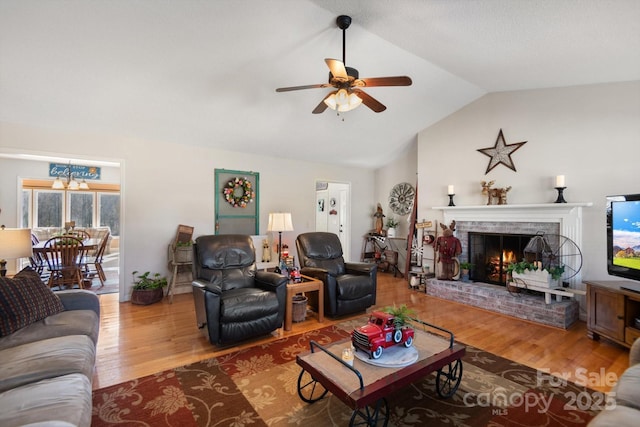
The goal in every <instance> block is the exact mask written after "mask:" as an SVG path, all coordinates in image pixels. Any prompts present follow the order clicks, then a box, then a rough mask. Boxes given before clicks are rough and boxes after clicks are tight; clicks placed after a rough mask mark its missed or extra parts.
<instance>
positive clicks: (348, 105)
mask: <svg viewBox="0 0 640 427" xmlns="http://www.w3.org/2000/svg"><path fill="white" fill-rule="evenodd" d="M324 103H325V104H327V107H329V108H331V109H332V110H337V111H339V112H341V113H344V112H346V111H351V110H353V109H355V108H357V107H358V106H359V105H360V104H362V99H360V97H359V96H358V95H356V94H355V93H353V92H352V93H349V92H347V90H346V89H340V90H338V91H337V92H336V93H332V94H331V95H329V96H328V97H327V98H326V99H325V100H324Z"/></svg>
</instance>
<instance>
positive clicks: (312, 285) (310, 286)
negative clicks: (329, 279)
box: [284, 275, 324, 331]
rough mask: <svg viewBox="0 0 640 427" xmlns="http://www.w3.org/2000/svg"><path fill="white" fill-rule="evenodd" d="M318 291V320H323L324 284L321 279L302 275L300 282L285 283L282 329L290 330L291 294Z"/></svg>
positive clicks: (291, 318) (291, 313) (291, 321)
mask: <svg viewBox="0 0 640 427" xmlns="http://www.w3.org/2000/svg"><path fill="white" fill-rule="evenodd" d="M312 291H317V292H318V322H320V323H322V322H324V284H323V283H322V281H321V280H318V279H314V278H313V277H309V276H304V275H302V282H300V283H288V284H287V306H286V308H285V315H284V330H285V331H290V330H291V326H292V324H293V296H294V295H295V294H299V293H301V292H312Z"/></svg>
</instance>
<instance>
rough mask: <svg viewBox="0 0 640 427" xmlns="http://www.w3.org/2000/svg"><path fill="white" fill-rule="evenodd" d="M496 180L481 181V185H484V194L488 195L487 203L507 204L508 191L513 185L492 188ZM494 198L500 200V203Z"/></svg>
mask: <svg viewBox="0 0 640 427" xmlns="http://www.w3.org/2000/svg"><path fill="white" fill-rule="evenodd" d="M494 183H495V181H489V182H486V181H481V182H480V185H482V194H486V196H487V205H494V204H497V205H506V204H507V193H508V192H509V190H511V186H509V187H505V188H491V187H492V186H493V184H494ZM494 199H495V200H497V201H498V203H494Z"/></svg>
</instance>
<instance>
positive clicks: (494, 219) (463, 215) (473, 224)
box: [426, 203, 592, 329]
mask: <svg viewBox="0 0 640 427" xmlns="http://www.w3.org/2000/svg"><path fill="white" fill-rule="evenodd" d="M591 205H592V204H591V203H557V204H556V203H550V204H533V205H490V206H460V207H458V206H453V207H449V206H446V207H434V208H433V209H436V210H441V211H442V212H443V214H444V224H447V225H449V224H450V223H451V221H453V220H455V221H456V237H458V239H460V243H461V245H462V254H461V256H460V259H461V261H466V260H467V259H466V258H467V254H468V249H467V248H468V233H469V232H470V231H474V232H485V233H514V234H515V233H519V234H532V235H533V234H536V233H538V232H544V233H546V234H560V235H562V236H565V237H568V238H569V239H571V240H573V241H574V242H575V243H576V244H577V245H578V247H579V248H580V247H582V207H585V206H591ZM569 284H570V287H572V288H575V289H584V285H583V284H582V280H581V277H580V273H578V274H577V275H576V276H574V277H573V278H571V279H570V280H569ZM426 293H427V294H428V295H433V296H435V297H439V298H443V299H448V300H451V301H457V302H460V303H463V304H467V305H472V306H475V307H479V308H482V309H485V310H490V311H494V312H498V313H502V314H506V315H509V316H513V317H517V318H520V319H524V320H530V321H533V322H537V323H542V324H545V325H549V326H554V327H558V328H563V329H567V328H568V327H569V326H571V324H573V323H574V322H575V321H576V320H578V318H579V315H580V306H582V307H584V303H585V302H584V301H578V300H576V299H573V298H563V300H562V301H555V300H554V301H553V302H552V303H551V304H545V301H544V297H543V296H536V295H525V294H511V293H509V291H508V290H507V289H506V287H504V286H498V285H492V284H487V283H480V282H473V283H465V282H461V281H446V280H438V279H430V280H428V281H427V285H426ZM581 299H582V298H581ZM583 311H584V310H583Z"/></svg>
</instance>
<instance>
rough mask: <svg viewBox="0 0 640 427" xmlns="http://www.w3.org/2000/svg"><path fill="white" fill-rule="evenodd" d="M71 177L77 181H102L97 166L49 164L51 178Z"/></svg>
mask: <svg viewBox="0 0 640 427" xmlns="http://www.w3.org/2000/svg"><path fill="white" fill-rule="evenodd" d="M69 168H71V176H73V177H74V178H75V179H94V180H96V179H100V168H99V167H97V166H81V165H69V164H66V165H65V164H64V163H49V176H54V177H60V178H66V177H68V176H69Z"/></svg>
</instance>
